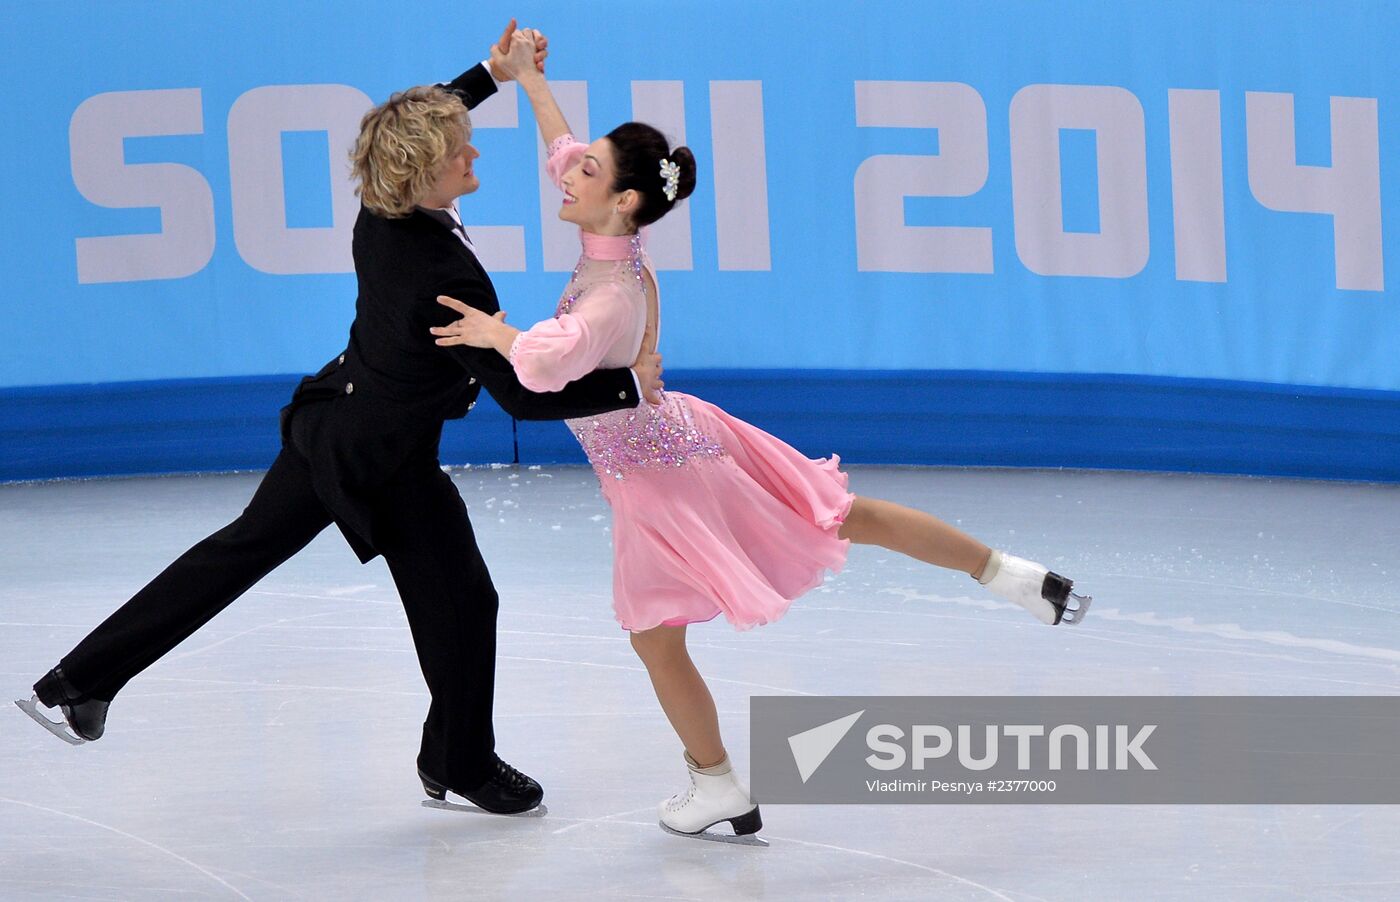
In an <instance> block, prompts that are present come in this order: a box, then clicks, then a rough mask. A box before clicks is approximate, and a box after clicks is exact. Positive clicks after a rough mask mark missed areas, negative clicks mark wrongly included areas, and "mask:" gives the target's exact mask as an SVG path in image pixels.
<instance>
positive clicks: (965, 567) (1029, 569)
mask: <svg viewBox="0 0 1400 902" xmlns="http://www.w3.org/2000/svg"><path fill="white" fill-rule="evenodd" d="M839 535H840V537H841V538H843V539H849V540H851V541H852V542H855V543H856V544H858V545H879V546H881V547H883V548H888V549H890V550H891V551H898V552H900V553H901V554H907V555H909V556H910V557H912V558H914V559H916V560H920V561H924V562H925V563H928V564H933V565H935V566H938V567H946V568H948V569H949V570H960V571H962V572H963V573H966V574H968V575H969V576H971V577H972V578H973V579H975V580H977V581H978V582H979V583H981V584H982V585H984V586H986V587H987V588H988V590H990V591H991V592H993V593H995V594H997V595H1000V596H1001V597H1003V598H1006V599H1008V600H1010V601H1014V602H1016V603H1017V604H1019V605H1020V606H1021V607H1023V608H1025V609H1026V610H1028V611H1030V612H1031V613H1032V614H1033V615H1035V617H1036V618H1037V619H1038V620H1040V621H1041V622H1043V623H1048V624H1057V623H1060V622H1064V623H1078V622H1079V621H1080V620H1082V619H1083V617H1084V613H1085V612H1086V611H1087V610H1088V608H1089V602H1090V601H1091V599H1090V598H1088V597H1086V596H1081V595H1075V594H1074V593H1073V592H1071V591H1070V589H1071V588H1072V587H1073V586H1074V582H1073V581H1072V580H1069V579H1066V578H1065V577H1063V576H1060V575H1059V574H1058V573H1052V572H1050V570H1048V569H1047V568H1045V567H1043V566H1041V565H1040V564H1037V563H1035V562H1034V561H1028V560H1025V559H1023V558H1018V557H1016V556H1014V555H1010V554H1007V553H1006V552H1004V551H997V550H994V549H992V548H989V547H988V546H986V545H984V544H982V543H981V542H979V541H977V540H976V539H974V538H973V537H972V536H970V535H968V534H967V533H965V532H963V531H962V530H960V529H957V528H956V527H953V526H950V525H949V524H947V523H944V522H943V521H942V520H940V519H938V518H937V517H934V516H932V515H931V514H926V513H924V512H923V511H919V510H914V509H913V508H910V507H905V506H904V505H902V504H895V503H893V502H890V501H881V500H880V499H878V498H863V497H860V496H857V497H856V500H855V502H854V503H853V504H852V505H851V510H850V513H849V514H848V515H847V516H846V522H845V523H843V524H842V525H841V532H840V533H839Z"/></svg>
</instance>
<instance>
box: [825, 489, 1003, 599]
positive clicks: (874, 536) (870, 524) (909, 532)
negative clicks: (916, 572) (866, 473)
mask: <svg viewBox="0 0 1400 902" xmlns="http://www.w3.org/2000/svg"><path fill="white" fill-rule="evenodd" d="M839 535H840V537H841V538H843V539H850V540H851V541H852V542H855V543H856V544H858V545H880V546H882V547H884V548H888V549H890V550H891V551H898V552H900V553H901V554H907V555H909V556H910V557H912V558H914V559H916V560H920V561H923V562H925V563H928V564H934V565H935V566H938V567H947V568H948V569H950V570H961V571H962V572H963V573H967V574H969V575H971V576H972V577H974V578H980V577H981V576H982V568H983V567H985V566H986V565H987V559H988V558H989V557H991V554H992V549H990V548H988V547H987V546H986V545H983V544H982V543H981V542H979V541H977V540H976V539H974V538H973V537H972V536H970V535H968V534H967V533H965V532H963V531H962V530H960V529H957V528H955V527H953V526H949V525H948V524H947V523H944V522H943V521H942V520H940V519H938V518H937V517H935V516H932V515H931V514H926V513H924V512H923V511H919V510H914V509H913V508H912V507H905V506H904V505H902V504H895V503H894V502H891V501H881V500H880V499H878V498H863V497H861V496H859V495H857V496H856V500H855V503H854V504H852V505H851V512H850V513H849V514H848V515H847V516H846V522H845V523H843V524H842V525H841V532H840V533H839Z"/></svg>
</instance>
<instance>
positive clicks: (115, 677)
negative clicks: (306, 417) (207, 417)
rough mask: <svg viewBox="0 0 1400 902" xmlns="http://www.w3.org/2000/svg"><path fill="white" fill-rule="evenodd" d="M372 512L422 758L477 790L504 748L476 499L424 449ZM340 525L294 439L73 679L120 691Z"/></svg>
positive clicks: (91, 643) (91, 689)
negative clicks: (395, 604) (411, 673)
mask: <svg viewBox="0 0 1400 902" xmlns="http://www.w3.org/2000/svg"><path fill="white" fill-rule="evenodd" d="M373 521H374V524H375V540H376V543H377V549H376V550H378V551H379V552H380V553H381V554H383V555H384V559H385V561H386V562H387V563H388V565H389V571H390V573H392V574H393V578H394V584H395V586H397V587H398V590H399V597H400V598H401V599H402V601H403V606H404V610H405V612H406V613H407V615H408V624H409V628H410V630H411V631H412V633H413V642H414V645H415V646H416V648H417V652H418V662H419V664H420V666H421V667H422V669H423V676H424V677H425V678H426V680H427V683H428V689H429V691H430V692H431V694H432V703H431V705H430V707H429V709H428V717H427V720H426V721H425V722H424V724H423V743H422V748H421V750H420V752H419V757H418V764H419V766H420V767H421V768H422V769H423V770H424V771H425V772H426V773H428V774H429V775H430V776H432V777H433V778H435V779H436V780H438V781H441V782H443V783H446V784H447V785H449V786H452V787H453V788H458V789H473V788H475V787H476V785H478V784H479V783H480V782H481V781H482V780H483V779H485V777H486V776H487V773H488V769H489V766H490V763H491V761H492V755H493V752H494V748H495V738H494V735H493V733H492V729H491V703H492V696H493V693H494V691H495V668H496V609H497V596H496V590H495V587H494V586H493V585H492V584H491V575H490V573H489V572H488V571H487V569H486V563H485V561H483V560H482V558H481V552H480V550H478V548H477V547H476V537H475V535H474V534H473V532H472V527H471V522H470V521H469V520H468V519H467V508H466V505H465V504H463V503H462V497H461V495H460V494H458V492H457V488H456V486H454V485H453V484H452V480H451V479H450V478H449V477H448V476H447V474H445V473H443V472H442V470H441V469H440V468H439V467H438V463H437V461H436V460H432V459H431V458H428V457H425V458H424V459H423V460H421V461H420V462H418V463H416V464H414V465H412V466H408V467H405V468H404V469H403V470H402V471H401V474H400V475H399V476H398V477H396V478H395V479H394V481H393V482H392V483H391V484H389V485H386V486H385V487H384V489H383V491H382V493H380V495H379V499H378V500H377V501H375V503H374V505H373ZM330 523H331V515H330V513H329V512H328V511H327V510H326V508H325V506H324V505H323V504H322V503H321V501H320V499H318V498H317V497H316V494H315V492H314V491H313V490H312V487H311V473H310V470H309V469H308V467H307V463H306V460H305V458H304V457H303V456H302V455H301V454H300V453H298V452H297V451H296V450H294V449H292V448H289V447H284V448H283V449H282V452H281V453H280V454H278V455H277V459H276V460H275V461H274V462H273V464H272V467H271V469H269V470H268V472H267V475H266V476H264V477H263V480H262V482H261V483H260V484H259V485H258V489H257V491H256V492H255V493H254V495H253V500H252V501H250V502H249V504H248V507H247V508H246V509H245V510H244V511H243V513H242V514H241V515H239V517H238V519H236V520H234V521H233V522H232V523H230V524H229V525H228V526H225V527H224V528H223V529H221V530H219V531H218V532H216V533H214V534H213V535H211V536H209V537H208V538H207V539H205V540H204V541H202V542H200V543H199V544H197V545H195V546H194V547H193V548H191V549H190V550H189V551H187V552H185V553H184V554H183V555H181V556H180V557H179V558H178V559H177V560H176V561H175V562H174V563H172V564H171V565H170V566H169V567H166V568H165V570H164V571H163V572H162V573H161V574H160V575H159V576H157V577H156V578H155V579H153V580H152V581H151V582H150V584H149V585H147V586H146V587H145V588H144V589H142V590H141V591H140V592H138V593H136V595H135V596H134V597H133V598H132V599H131V600H130V601H128V602H127V603H126V604H125V605H123V606H122V607H121V608H119V609H118V610H117V611H116V612H115V613H113V614H112V616H110V617H108V618H107V619H106V620H105V621H103V623H102V624H101V625H100V626H98V627H97V629H95V630H93V631H92V633H91V634H90V635H88V637H87V638H86V639H84V640H83V641H82V642H80V643H78V646H77V647H76V648H74V649H73V651H71V652H69V653H68V655H67V656H66V657H64V659H63V661H62V663H61V666H62V667H63V670H64V673H65V675H66V676H67V678H68V681H69V683H70V684H72V686H73V687H75V688H76V689H77V691H79V692H80V693H83V695H84V696H85V697H88V698H98V699H103V700H106V701H110V700H111V699H112V698H113V696H115V695H116V694H117V692H118V691H120V690H121V688H122V687H123V686H125V685H126V683H127V681H128V680H130V679H131V678H132V677H134V676H135V675H136V674H138V673H140V672H141V671H142V670H144V669H146V668H147V667H149V666H150V665H151V664H153V663H155V662H156V661H157V660H158V659H159V658H160V657H161V656H162V655H164V654H165V653H166V652H168V651H170V650H171V649H172V648H174V647H175V646H176V645H178V644H180V643H181V642H183V641H184V640H185V639H186V638H187V637H188V636H190V635H191V634H192V633H194V632H195V630H197V629H199V628H200V627H201V626H203V625H204V624H205V623H207V622H209V620H210V619H211V618H213V617H214V615H215V614H218V613H219V612H220V611H222V610H223V609H224V608H226V607H228V605H229V604H230V603H232V602H233V600H234V599H236V598H238V597H239V596H240V595H242V594H243V593H244V592H246V591H248V589H249V588H251V587H252V586H253V585H254V584H255V583H256V582H257V581H258V580H260V579H262V578H263V577H264V576H266V575H267V574H268V573H270V572H271V571H272V570H273V569H275V568H276V567H277V566H278V565H280V564H281V563H282V562H283V561H285V560H287V559H288V558H289V557H291V556H292V555H294V554H296V553H297V552H298V551H300V550H301V549H302V548H304V547H305V546H306V544H307V543H308V542H310V541H311V540H312V539H313V538H315V537H316V535H317V534H318V533H320V532H321V530H323V529H325V528H326V527H327V526H328V525H330ZM45 701H46V702H47V701H48V700H45Z"/></svg>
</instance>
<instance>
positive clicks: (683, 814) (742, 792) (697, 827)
mask: <svg viewBox="0 0 1400 902" xmlns="http://www.w3.org/2000/svg"><path fill="white" fill-rule="evenodd" d="M685 764H686V767H687V768H688V769H689V770H690V787H689V788H688V789H686V790H685V792H678V793H676V794H675V795H673V796H671V797H670V798H669V799H667V800H666V801H664V802H662V803H661V805H660V807H659V808H658V813H659V814H660V818H661V829H662V830H665V831H666V832H667V833H674V834H677V835H678V836H689V837H693V838H695V839H708V840H714V841H717V842H731V843H733V842H737V843H742V844H744V845H760V846H766V845H768V843H766V842H764V841H763V840H761V839H759V838H758V837H757V836H753V834H755V833H757V832H758V831H759V830H761V829H763V818H762V817H760V816H759V813H758V806H757V805H755V804H754V803H753V801H752V800H751V799H750V798H749V789H748V787H747V786H745V785H744V784H743V783H741V782H740V781H739V777H738V775H737V774H736V773H734V768H733V767H731V766H730V764H729V758H728V757H727V756H726V757H725V759H724V760H723V761H721V762H720V763H719V764H716V765H714V766H713V767H700V766H699V765H698V764H697V763H696V761H695V759H694V758H692V757H690V753H689V752H687V753H686V756H685ZM721 821H729V825H730V826H731V827H733V828H734V835H733V836H728V835H726V834H723V833H709V832H707V831H708V830H709V828H710V827H713V826H714V825H715V824H718V823H720V822H721Z"/></svg>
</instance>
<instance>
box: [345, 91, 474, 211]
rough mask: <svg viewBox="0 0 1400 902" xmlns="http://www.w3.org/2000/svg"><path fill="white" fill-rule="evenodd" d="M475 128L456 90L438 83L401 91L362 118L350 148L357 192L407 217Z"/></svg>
mask: <svg viewBox="0 0 1400 902" xmlns="http://www.w3.org/2000/svg"><path fill="white" fill-rule="evenodd" d="M471 133H472V126H471V118H470V117H469V116H468V115H467V108H466V107H465V106H464V105H463V104H462V101H461V100H460V99H458V97H457V95H455V94H453V93H451V92H450V91H446V90H444V89H443V88H440V87H437V86H435V85H434V86H424V87H417V88H409V89H408V90H407V91H400V92H399V93H397V94H395V95H394V96H392V97H390V98H389V99H388V100H386V101H385V102H384V103H381V104H380V105H379V106H377V107H375V108H374V109H372V110H370V111H369V112H368V113H365V116H364V118H363V119H361V120H360V136H359V137H358V138H357V139H356V140H355V149H354V150H352V151H351V152H350V168H351V174H352V175H353V177H354V179H355V181H356V182H358V184H357V185H356V187H355V193H356V194H358V195H359V196H360V200H361V201H362V202H363V203H364V205H365V206H366V207H368V208H369V209H370V210H371V211H372V212H374V213H377V214H379V215H380V216H385V217H388V218H390V219H397V218H401V217H404V216H407V215H408V214H410V213H412V212H413V208H414V207H415V206H416V205H417V204H419V203H421V202H422V200H423V198H425V197H427V195H428V192H429V191H430V190H431V189H432V187H433V182H434V181H436V180H437V175H438V173H439V172H440V171H441V170H442V165H443V163H444V162H445V161H446V160H447V158H448V157H449V156H450V155H452V154H453V153H455V152H457V151H458V150H459V149H460V148H461V146H462V144H463V143H464V142H466V141H469V140H471Z"/></svg>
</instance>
